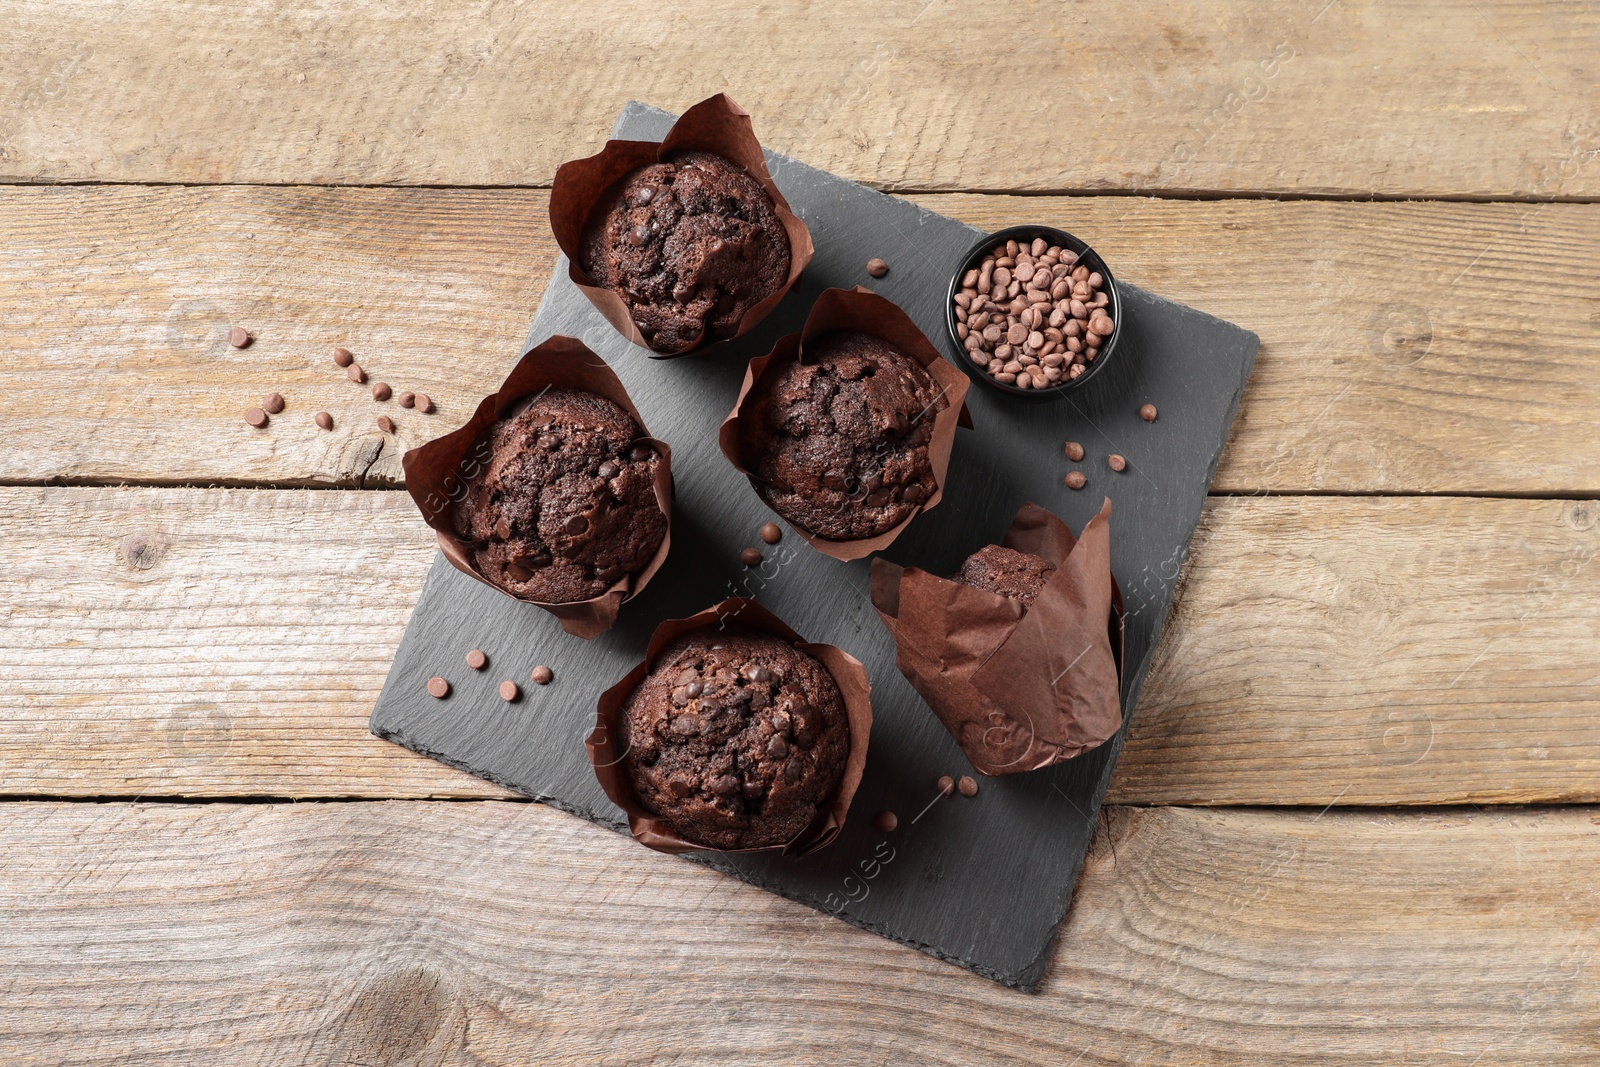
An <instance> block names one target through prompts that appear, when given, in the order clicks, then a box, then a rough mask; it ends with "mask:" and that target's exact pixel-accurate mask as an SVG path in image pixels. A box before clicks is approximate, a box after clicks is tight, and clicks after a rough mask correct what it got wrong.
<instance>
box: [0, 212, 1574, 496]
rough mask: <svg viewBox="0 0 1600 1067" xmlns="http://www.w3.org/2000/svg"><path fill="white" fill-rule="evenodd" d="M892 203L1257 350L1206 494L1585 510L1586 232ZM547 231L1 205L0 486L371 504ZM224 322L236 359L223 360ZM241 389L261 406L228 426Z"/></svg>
mask: <svg viewBox="0 0 1600 1067" xmlns="http://www.w3.org/2000/svg"><path fill="white" fill-rule="evenodd" d="M918 199H919V201H920V202H921V203H923V204H925V205H926V206H928V207H931V208H933V209H934V210H937V211H941V212H944V213H947V214H951V215H954V216H956V217H958V218H961V219H963V220H964V221H967V222H971V223H973V224H975V225H979V226H984V227H999V226H1001V225H1006V224H1010V223H1014V222H1017V221H1021V220H1038V221H1042V222H1049V223H1054V224H1057V225H1061V226H1064V227H1065V228H1067V229H1070V230H1073V231H1075V232H1077V233H1079V234H1082V235H1083V236H1085V237H1086V238H1088V239H1090V240H1091V241H1093V242H1094V243H1096V244H1097V245H1098V246H1099V247H1101V248H1102V249H1104V250H1105V252H1106V254H1107V255H1108V256H1109V257H1110V258H1111V261H1112V262H1113V264H1114V265H1115V267H1116V269H1117V270H1118V272H1119V274H1120V275H1121V276H1122V277H1124V278H1126V279H1127V280H1129V281H1130V282H1135V283H1137V284H1139V285H1143V286H1145V287H1146V288H1149V289H1151V290H1153V291H1155V292H1158V293H1160V294H1162V295H1164V296H1168V297H1171V298H1173V299H1176V300H1179V301H1182V302H1185V303H1188V304H1191V305H1193V306H1195V307H1197V308H1199V309H1201V310H1204V311H1209V312H1212V313H1214V314H1217V315H1220V316H1222V317H1224V318H1228V319H1230V320H1232V321H1235V322H1238V323H1240V324H1241V325H1244V326H1246V327H1248V328H1250V329H1252V330H1255V331H1256V332H1258V333H1259V334H1260V335H1261V337H1262V349H1261V354H1260V357H1259V359H1258V360H1257V363H1256V369H1255V372H1254V376H1253V378H1252V380H1251V384H1250V386H1249V388H1248V389H1247V391H1246V394H1245V400H1244V405H1243V408H1242V410H1241V415H1240V419H1239V423H1238V424H1237V428H1236V431H1235V436H1234V440H1233V441H1232V443H1231V444H1230V446H1229V449H1228V452H1227V455H1226V456H1225V458H1224V460H1223V465H1222V469H1221V470H1220V472H1219V474H1218V480H1217V483H1216V484H1217V488H1219V489H1221V490H1224V491H1228V492H1256V491H1262V490H1270V491H1279V492H1305V491H1317V492H1325V491H1339V492H1374V491H1379V492H1429V493H1479V492H1493V493H1514V494H1548V495H1566V494H1590V495H1592V494H1596V493H1600V465H1597V464H1595V463H1594V462H1593V457H1594V456H1595V455H1596V454H1600V424H1597V423H1596V421H1595V420H1594V419H1593V418H1592V413H1593V412H1594V411H1596V410H1600V376H1597V375H1596V374H1595V373H1594V368H1595V366H1596V365H1597V363H1600V335H1597V333H1596V330H1595V319H1594V315H1595V310H1594V301H1593V293H1594V291H1595V287H1596V286H1597V285H1600V267H1597V266H1596V264H1600V206H1596V205H1564V204H1558V205H1546V206H1543V207H1540V206H1529V205H1518V204H1438V203H1435V204H1346V203H1307V202H1301V203H1272V202H1261V201H1222V202H1210V203H1174V202H1168V201H1159V200H1147V199H1130V198H1125V197H1100V198H1053V197H1030V198H1010V197H989V196H971V195H950V196H928V197H919V198H918ZM546 205H547V200H546V197H545V194H544V193H542V192H536V191H527V190H438V189H412V190H378V189H298V188H297V189H264V188H248V187H224V188H204V189H195V188H137V187H129V188H115V189H113V188H105V187H99V188H92V189H89V188H37V189H29V188H16V187H13V188H12V189H11V190H10V191H9V192H8V193H7V195H6V196H4V197H0V235H4V236H0V322H3V323H4V324H5V326H6V328H5V329H4V330H0V393H3V395H4V396H5V397H6V398H7V405H6V409H7V410H6V424H7V429H8V431H9V432H8V435H7V442H8V445H9V447H8V448H7V449H5V450H3V451H0V481H8V482H12V483H17V482H39V481H46V480H49V481H56V482H62V481H65V482H113V483H116V482H143V483H158V484H159V483H166V484H171V483H198V484H274V485H306V484H310V485H341V486H355V485H369V486H371V485H395V484H398V481H399V478H400V473H401V472H400V463H399V457H400V454H401V452H403V451H404V449H405V448H407V447H411V446H413V445H415V444H418V443H420V442H422V441H424V440H427V439H429V438H430V437H432V436H434V435H436V434H437V433H439V432H441V431H442V430H443V429H444V428H447V427H452V426H455V425H458V424H459V423H460V422H461V421H464V420H465V418H466V416H467V413H468V412H469V411H470V410H471V408H472V406H473V405H474V404H475V403H476V401H477V399H478V398H479V397H480V396H482V395H483V393H485V392H487V391H488V390H489V389H491V388H493V387H494V386H495V385H496V384H498V382H499V380H500V378H501V376H502V375H503V373H504V370H505V368H506V367H507V366H508V365H509V363H510V362H511V360H512V359H513V358H514V355H515V352H516V350H517V347H518V345H520V343H521V340H522V337H523V333H524V331H525V329H526V326H527V322H528V320H529V319H530V318H531V317H532V312H533V308H534V305H535V304H536V303H537V301H538V299H539V296H540V295H541V294H542V293H543V290H544V286H545V283H546V281H547V279H548V277H549V271H550V269H551V265H552V264H553V263H554V261H555V256H556V250H555V247H554V245H553V244H552V243H551V241H550V238H549V236H548V232H547V231H548V223H547V221H546V218H545V211H546ZM234 322H237V323H240V324H242V325H245V326H247V327H248V328H250V329H252V330H253V331H255V333H256V336H257V340H256V342H255V343H254V344H253V345H252V346H251V347H250V348H248V349H244V350H242V351H239V350H235V349H232V348H230V347H228V345H227V342H226V332H227V326H228V324H229V323H234ZM335 343H343V344H346V345H347V346H348V347H350V348H352V349H354V350H355V351H356V352H357V354H358V356H359V357H360V358H361V360H362V362H363V364H364V365H366V366H367V367H368V368H369V369H370V370H371V371H372V372H373V373H374V375H375V376H377V377H381V378H382V379H384V380H386V381H388V382H390V383H391V384H393V385H394V386H396V387H397V388H402V387H404V388H411V389H421V390H423V391H425V392H427V393H428V394H429V395H430V396H432V397H434V399H435V400H437V401H438V403H439V406H440V411H439V414H438V415H436V416H434V417H433V418H432V419H424V418H422V417H420V416H415V415H412V414H410V413H406V412H400V411H396V410H394V408H395V405H394V403H393V402H391V403H390V404H388V405H386V406H385V407H383V408H380V407H379V406H378V405H375V404H373V403H372V402H371V401H370V400H368V399H367V393H366V392H365V391H364V390H363V389H362V388H360V387H358V386H354V385H352V384H350V383H349V382H348V381H346V380H345V379H344V378H343V377H342V376H341V375H340V374H339V372H338V370H337V369H336V368H334V367H333V366H332V365H331V364H330V363H329V362H328V358H327V351H328V348H329V347H330V346H331V345H332V344H335ZM91 358H92V360H93V364H94V371H93V373H92V374H91V373H88V372H87V371H86V370H85V363H86V360H88V359H91ZM269 390H278V391H280V392H282V393H283V394H284V395H285V396H286V397H287V398H288V399H289V402H290V408H289V410H288V411H287V412H285V414H284V415H282V416H281V417H279V418H278V419H275V420H274V422H273V424H272V426H271V427H269V428H268V429H267V430H265V431H252V430H249V429H248V428H247V427H245V425H244V424H243V421H242V417H241V412H242V410H243V408H244V407H245V406H246V405H247V404H249V403H251V402H253V401H254V400H255V399H256V398H258V397H259V396H260V395H261V394H262V393H264V392H267V391H269ZM319 409H326V410H328V411H330V412H332V413H333V414H334V416H335V418H336V419H337V420H338V423H337V426H336V428H335V430H334V432H333V433H332V434H324V433H320V432H318V431H315V430H314V429H313V428H312V426H311V424H310V416H311V414H312V413H313V412H315V411H317V410H319ZM382 410H388V411H389V412H390V413H391V414H393V415H395V416H396V417H397V421H398V423H399V432H398V435H397V436H396V437H394V438H386V437H384V435H382V434H380V433H379V432H378V430H377V428H376V424H375V419H376V416H377V415H378V414H379V413H380V412H381V411H382Z"/></svg>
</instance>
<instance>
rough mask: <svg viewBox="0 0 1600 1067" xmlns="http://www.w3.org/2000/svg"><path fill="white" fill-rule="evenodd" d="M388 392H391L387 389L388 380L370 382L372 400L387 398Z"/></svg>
mask: <svg viewBox="0 0 1600 1067" xmlns="http://www.w3.org/2000/svg"><path fill="white" fill-rule="evenodd" d="M390 394H391V390H390V389H389V383H388V382H373V383H372V399H374V400H388V399H389V396H390Z"/></svg>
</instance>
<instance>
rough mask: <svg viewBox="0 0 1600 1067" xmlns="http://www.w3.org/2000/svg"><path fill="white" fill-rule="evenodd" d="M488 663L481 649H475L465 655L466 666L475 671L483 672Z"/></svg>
mask: <svg viewBox="0 0 1600 1067" xmlns="http://www.w3.org/2000/svg"><path fill="white" fill-rule="evenodd" d="M488 663H489V657H488V656H485V655H484V654H483V651H482V650H481V649H477V648H475V649H473V650H472V651H471V652H468V653H467V666H469V667H471V668H472V669H473V670H475V671H481V670H483V668H484V667H485V666H487V665H488Z"/></svg>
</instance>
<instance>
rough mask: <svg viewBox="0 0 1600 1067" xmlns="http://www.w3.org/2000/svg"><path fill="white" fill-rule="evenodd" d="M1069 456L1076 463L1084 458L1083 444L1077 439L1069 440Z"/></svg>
mask: <svg viewBox="0 0 1600 1067" xmlns="http://www.w3.org/2000/svg"><path fill="white" fill-rule="evenodd" d="M1067 458H1068V459H1070V460H1072V462H1074V463H1076V462H1078V461H1079V460H1080V459H1082V458H1083V446H1082V445H1080V444H1079V443H1078V442H1076V441H1068V442H1067Z"/></svg>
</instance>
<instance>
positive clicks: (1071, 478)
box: [1067, 471, 1089, 489]
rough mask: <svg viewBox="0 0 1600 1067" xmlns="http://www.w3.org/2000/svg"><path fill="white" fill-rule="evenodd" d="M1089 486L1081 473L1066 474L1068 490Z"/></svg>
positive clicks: (1071, 472)
mask: <svg viewBox="0 0 1600 1067" xmlns="http://www.w3.org/2000/svg"><path fill="white" fill-rule="evenodd" d="M1087 484H1089V479H1088V478H1085V477H1084V476H1083V472H1082V471H1069V472H1068V474H1067V488H1068V489H1082V488H1083V487H1084V486H1085V485H1087Z"/></svg>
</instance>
